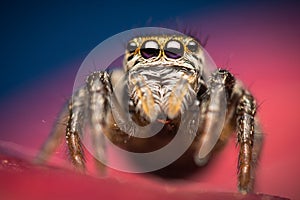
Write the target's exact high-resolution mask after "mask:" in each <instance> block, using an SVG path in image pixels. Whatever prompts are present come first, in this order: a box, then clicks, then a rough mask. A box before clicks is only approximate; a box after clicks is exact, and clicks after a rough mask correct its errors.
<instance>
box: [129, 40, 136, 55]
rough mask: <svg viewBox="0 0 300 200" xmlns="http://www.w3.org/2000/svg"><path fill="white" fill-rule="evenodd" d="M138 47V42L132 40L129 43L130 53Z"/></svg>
mask: <svg viewBox="0 0 300 200" xmlns="http://www.w3.org/2000/svg"><path fill="white" fill-rule="evenodd" d="M136 49H137V44H136V43H135V42H133V41H131V42H129V43H128V44H127V51H129V52H130V53H133V52H134V51H135V50H136Z"/></svg>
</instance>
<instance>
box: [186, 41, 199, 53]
mask: <svg viewBox="0 0 300 200" xmlns="http://www.w3.org/2000/svg"><path fill="white" fill-rule="evenodd" d="M186 47H187V48H188V49H189V50H190V51H191V52H196V51H197V49H198V44H197V42H195V41H193V40H192V41H190V42H189V43H188V44H187V46H186Z"/></svg>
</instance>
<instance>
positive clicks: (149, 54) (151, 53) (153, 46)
mask: <svg viewBox="0 0 300 200" xmlns="http://www.w3.org/2000/svg"><path fill="white" fill-rule="evenodd" d="M140 52H141V55H142V56H143V58H146V59H148V58H153V57H157V56H158V55H159V53H160V48H159V45H158V43H157V42H156V41H154V40H148V41H145V42H144V43H143V45H142V47H141V49H140Z"/></svg>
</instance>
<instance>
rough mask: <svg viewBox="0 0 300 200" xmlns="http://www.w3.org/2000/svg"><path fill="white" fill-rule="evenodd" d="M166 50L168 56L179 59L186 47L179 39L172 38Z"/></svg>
mask: <svg viewBox="0 0 300 200" xmlns="http://www.w3.org/2000/svg"><path fill="white" fill-rule="evenodd" d="M164 52H165V55H166V56H167V57H168V58H172V59H178V58H181V57H182V56H183V54H184V48H183V45H182V44H181V42H179V41H177V40H170V41H168V42H167V44H166V45H165V48H164Z"/></svg>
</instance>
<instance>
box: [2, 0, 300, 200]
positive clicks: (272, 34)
mask: <svg viewBox="0 0 300 200" xmlns="http://www.w3.org/2000/svg"><path fill="white" fill-rule="evenodd" d="M270 2H271V1H270ZM270 2H268V1H262V2H261V1H257V2H255V1H236V2H235V1H226V2H223V1H199V2H198V3H196V2H188V1H182V2H181V3H177V2H175V1H172V2H167V1H144V2H142V1H136V2H127V3H126V4H124V2H123V3H121V2H113V1H109V3H104V2H94V1H90V2H86V3H83V2H77V1H76V2H73V3H69V4H60V3H55V2H54V3H53V2H52V3H50V2H49V3H29V2H26V3H16V2H14V3H3V2H2V3H0V23H1V24H0V26H1V31H0V44H1V45H0V58H1V60H0V66H1V73H0V91H1V93H0V127H1V132H0V141H1V144H2V143H3V144H7V143H5V142H4V141H9V142H11V143H10V144H11V145H12V147H13V148H15V149H19V150H20V149H21V151H22V152H23V153H25V154H33V153H34V152H36V150H37V149H38V148H39V147H40V146H41V144H42V143H43V141H44V140H45V139H46V137H47V135H48V133H49V131H50V129H51V127H52V124H53V122H54V120H55V118H56V114H57V113H58V112H59V110H60V108H61V106H62V104H63V103H64V102H65V100H66V99H67V98H68V97H69V96H70V94H71V92H72V87H73V81H74V78H75V75H76V72H77V70H78V68H79V66H80V64H81V62H82V61H83V59H84V58H85V56H86V55H87V54H88V53H89V51H91V50H92V49H93V48H94V47H95V46H96V45H98V44H99V43H100V42H101V41H103V40H105V39H106V38H108V37H110V36H112V35H114V34H117V33H119V32H121V31H125V30H128V29H131V28H137V27H143V26H163V27H167V28H168V27H169V28H174V27H176V26H178V27H179V30H182V27H184V26H185V25H187V26H188V27H189V28H191V29H193V30H195V31H196V32H201V33H202V36H203V38H205V37H206V36H209V40H208V43H207V45H206V49H207V51H208V52H209V53H210V55H211V56H212V57H213V59H214V60H215V62H216V64H217V65H218V66H220V67H225V68H227V69H229V70H231V72H232V73H233V74H234V75H235V76H236V77H237V78H239V79H241V80H243V81H244V83H245V84H246V85H247V86H248V88H249V89H250V90H251V91H252V92H253V94H254V95H255V97H256V98H257V100H258V102H259V104H260V107H259V112H258V114H259V116H260V118H261V121H262V124H263V128H264V132H265V146H264V149H263V154H262V159H261V161H260V164H259V169H258V172H257V186H256V191H257V192H262V193H268V194H273V195H280V196H284V197H290V198H294V199H299V198H300V190H299V179H300V170H299V169H300V156H299V153H300V151H299V150H300V145H299V138H300V135H299V131H298V130H299V119H300V118H299V114H300V112H299V111H300V103H299V100H300V80H299V74H300V56H299V52H300V26H299V25H300V14H299V13H300V12H299V11H300V9H299V8H300V4H296V3H295V2H293V1H272V3H270ZM3 144H2V145H3ZM14 144H17V145H14ZM236 161H237V149H235V145H234V139H232V140H231V141H230V142H229V144H228V146H227V147H226V148H225V150H224V152H223V153H221V155H219V156H217V157H216V158H215V160H214V161H213V162H212V163H211V164H210V165H209V167H210V169H209V170H207V171H205V174H203V173H202V174H197V175H196V176H195V177H194V178H192V180H191V182H192V183H193V184H191V185H193V186H191V187H194V188H197V187H198V185H197V182H200V183H202V184H203V183H205V184H206V185H209V186H211V187H210V188H211V189H213V188H216V189H217V190H218V189H220V190H223V191H236V186H235V185H236ZM128 177H129V178H130V176H128Z"/></svg>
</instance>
